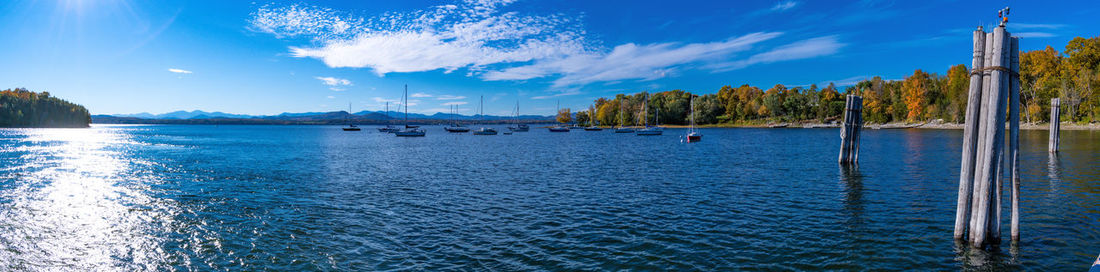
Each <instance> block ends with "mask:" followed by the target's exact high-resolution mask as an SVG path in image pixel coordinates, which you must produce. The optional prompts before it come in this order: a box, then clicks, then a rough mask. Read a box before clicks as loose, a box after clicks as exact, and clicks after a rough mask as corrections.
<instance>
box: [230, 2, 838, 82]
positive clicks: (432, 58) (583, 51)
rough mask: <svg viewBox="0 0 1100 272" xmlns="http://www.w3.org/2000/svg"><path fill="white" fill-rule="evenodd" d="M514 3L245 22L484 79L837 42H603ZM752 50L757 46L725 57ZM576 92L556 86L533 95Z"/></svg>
mask: <svg viewBox="0 0 1100 272" xmlns="http://www.w3.org/2000/svg"><path fill="white" fill-rule="evenodd" d="M512 2H514V1H512V0H502V1H491V0H486V1H477V0H464V1H460V2H455V4H443V5H438V6H434V7H430V8H427V9H424V10H419V11H413V12H390V13H386V14H383V15H380V16H376V17H365V18H364V17H359V16H357V15H354V14H352V13H349V12H342V11H337V10H333V9H328V8H323V7H316V6H310V5H290V6H279V5H275V4H269V5H267V6H264V7H262V8H260V9H258V10H257V11H256V12H254V13H252V16H251V19H250V25H251V26H250V29H251V30H253V31H256V32H261V33H270V34H273V35H275V36H276V37H279V38H298V39H296V40H300V39H302V38H305V39H308V40H312V43H310V44H308V45H298V46H290V47H289V51H290V53H291V56H293V57H298V58H310V59H317V60H319V61H321V62H324V63H325V64H326V65H327V66H329V67H332V68H338V67H350V68H368V69H369V70H370V71H372V72H374V73H375V74H377V75H378V76H384V75H386V74H388V73H405V72H423V71H436V70H442V71H443V72H445V73H450V72H453V71H456V70H459V69H464V70H465V71H466V73H465V74H466V75H467V76H469V77H476V78H480V79H482V80H486V81H522V80H530V79H539V78H547V79H549V82H551V86H550V88H553V89H562V88H576V87H579V86H583V85H586V84H592V83H597V82H611V83H616V82H622V81H626V80H640V81H648V80H656V79H661V78H666V77H672V76H676V75H678V74H680V72H681V71H682V70H685V69H709V70H716V69H717V70H719V71H724V70H733V69H739V68H743V67H747V66H750V65H753V64H758V63H770V62H777V61H786V60H795V59H805V58H812V57H817V56H825V55H831V54H835V53H836V52H837V51H838V50H839V48H840V47H842V46H843V44H841V43H839V42H838V41H837V38H836V37H835V36H828V37H821V38H816V39H810V40H805V41H802V42H798V43H794V44H788V45H784V46H780V47H776V48H767V47H763V45H764V44H765V42H766V41H769V40H772V39H774V38H776V37H778V36H781V35H782V33H781V32H757V33H750V34H745V35H741V36H733V37H730V38H728V39H725V40H719V41H711V42H696V43H682V42H665V43H650V44H635V43H625V44H620V45H617V46H614V47H610V49H608V48H607V47H604V46H602V45H600V43H599V42H590V41H588V40H587V38H586V37H587V32H586V31H585V30H584V27H583V24H582V23H581V16H580V15H566V14H561V13H552V14H539V15H531V14H527V13H523V12H519V11H507V12H505V11H501V8H502V7H504V6H507V5H509V4H511V3H512ZM799 5H800V3H799V2H797V1H781V2H777V3H776V5H775V6H772V7H770V8H765V9H763V10H761V11H762V12H779V11H786V10H791V9H794V8H796V7H798V6H799ZM755 47H762V48H755ZM751 51H763V53H758V54H756V55H752V56H750V57H747V58H744V59H742V60H740V61H735V62H730V61H728V60H730V59H735V57H738V56H737V54H739V53H742V52H751ZM723 61H725V62H724V63H722V62H723ZM716 62H719V63H716ZM318 79H320V77H318ZM326 82H327V81H326ZM347 85H350V82H349V83H348V84H347ZM330 86H339V85H331V84H330ZM576 93H579V91H576V90H573V91H562V92H557V93H550V94H547V95H541V96H536V97H535V99H545V98H549V97H557V96H563V95H572V94H576ZM413 95H414V97H416V94H413ZM464 98H465V97H461V98H460V96H451V97H448V96H443V95H440V96H437V97H436V99H438V100H452V99H464Z"/></svg>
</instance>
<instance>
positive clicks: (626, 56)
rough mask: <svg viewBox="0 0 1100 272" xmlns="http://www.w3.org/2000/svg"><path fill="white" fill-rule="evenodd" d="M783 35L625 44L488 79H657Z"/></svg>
mask: <svg viewBox="0 0 1100 272" xmlns="http://www.w3.org/2000/svg"><path fill="white" fill-rule="evenodd" d="M779 35H781V33H779V32H758V33H752V34H747V35H744V36H740V37H732V38H729V39H727V40H725V41H720V42H710V43H691V44H677V43H659V44H647V45H637V44H633V43H630V44H624V45H620V46H616V47H615V48H614V49H612V50H611V52H609V53H606V54H595V53H590V54H581V55H575V56H570V57H566V58H560V59H551V60H544V61H538V62H535V63H534V64H531V65H525V66H518V67H512V68H507V69H504V70H501V71H490V72H487V73H485V75H483V76H482V78H483V79H485V80H524V79H531V78H540V77H546V76H551V75H561V77H560V78H558V79H557V80H555V81H554V84H553V86H554V87H563V86H573V85H584V84H587V83H592V82H603V81H615V80H624V79H641V80H653V79H658V78H663V77H666V76H668V75H669V74H671V73H674V72H675V68H676V67H675V66H678V65H683V64H688V63H693V62H698V61H702V60H708V59H715V58H722V57H727V56H728V55H729V54H732V53H734V52H740V51H745V50H748V49H750V48H752V46H753V45H754V44H757V43H760V42H763V41H766V40H770V39H772V38H775V37H777V36H779Z"/></svg>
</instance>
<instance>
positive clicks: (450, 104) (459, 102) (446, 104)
mask: <svg viewBox="0 0 1100 272" xmlns="http://www.w3.org/2000/svg"><path fill="white" fill-rule="evenodd" d="M466 104H467V103H466V102H462V101H456V102H447V103H443V104H442V105H444V106H454V105H466Z"/></svg>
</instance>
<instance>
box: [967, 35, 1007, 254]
mask: <svg viewBox="0 0 1100 272" xmlns="http://www.w3.org/2000/svg"><path fill="white" fill-rule="evenodd" d="M1015 43H1017V42H1016V38H1014V37H1010V36H1009V33H1008V32H1007V31H1005V28H1004V25H1003V24H1002V25H1001V26H999V27H997V28H996V29H994V30H993V32H991V33H984V31H983V30H982V29H981V28H978V30H977V31H975V32H974V57H973V59H972V66H973V68H974V69H973V71H972V72H971V75H970V76H971V81H970V82H971V84H970V90H969V94H968V97H969V99H970V100H969V101H968V103H967V110H966V126H965V127H964V132H963V150H962V155H963V156H962V162H961V168H962V169H961V170H960V172H959V198H958V207H957V209H956V214H955V233H954V236H955V238H957V239H963V238H964V237H966V234H967V233H969V237H968V238H969V242H970V244H971V245H972V246H975V247H983V246H985V245H987V244H995V243H998V242H999V241H1000V239H1001V232H1000V228H1001V225H1000V222H1001V205H1000V204H1001V185H1002V182H1003V180H1002V177H1003V175H1004V173H1005V172H1009V173H1012V174H1013V177H1014V178H1013V183H1014V184H1016V182H1017V179H1016V177H1017V176H1018V175H1017V174H1016V172H1017V170H1016V167H1017V165H1016V163H1012V164H1011V167H1012V168H1011V169H1007V171H1006V169H1003V168H1004V166H1003V165H1004V164H1003V162H1005V160H1012V161H1016V155H1017V154H1016V153H1017V152H1016V150H1017V148H1016V146H1017V144H1018V138H1017V137H1018V131H1019V110H1020V109H1019V106H1018V105H1016V104H1019V102H1018V101H1019V93H1018V90H1019V89H1018V72H1017V71H1018V67H1019V65H1018V60H1019V58H1018V55H1016V54H1014V53H1012V52H1013V51H1014V50H1016V49H1014V46H1013V45H1014V44H1015ZM1017 46H1018V45H1017ZM1014 56H1016V57H1014ZM1013 84H1016V87H1015V88H1014V87H1013ZM1013 90H1017V91H1016V92H1013ZM1010 101H1011V103H1012V106H1011V107H1010V106H1009V104H1010V103H1009V102H1010ZM1006 111H1011V113H1009V116H1006ZM1006 117H1007V118H1006ZM1009 118H1010V119H1011V121H1012V122H1011V124H1010V129H1011V134H1010V136H1011V137H1012V140H1010V143H1011V145H1010V149H1009V150H1008V153H1009V154H1005V150H1004V146H1005V142H1004V141H1005V140H1004V138H1005V126H1004V124H1005V121H1006V120H1005V119H1009ZM1014 188H1015V187H1014ZM1015 192H1016V190H1013V193H1014V194H1013V198H1012V199H1013V207H1016V206H1017V198H1016V197H1015ZM1014 211H1015V209H1014ZM1013 218H1014V221H1013V222H1014V223H1013V227H1014V229H1015V225H1016V223H1015V222H1017V221H1016V220H1015V218H1016V213H1015V212H1014V213H1013ZM1017 235H1018V233H1017V232H1013V236H1014V237H1017Z"/></svg>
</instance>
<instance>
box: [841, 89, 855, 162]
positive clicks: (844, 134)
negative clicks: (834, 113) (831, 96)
mask: <svg viewBox="0 0 1100 272" xmlns="http://www.w3.org/2000/svg"><path fill="white" fill-rule="evenodd" d="M851 108H852V96H850V95H849V96H845V97H844V119H841V123H840V156H839V158H837V163H840V164H844V163H845V162H847V161H848V155H849V152H848V139H849V137H850V136H849V133H850V132H851V129H849V128H848V122H849V121H848V120H849V118H851V113H852V112H851V111H850V110H848V109H851Z"/></svg>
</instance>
